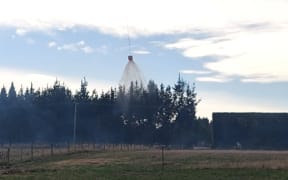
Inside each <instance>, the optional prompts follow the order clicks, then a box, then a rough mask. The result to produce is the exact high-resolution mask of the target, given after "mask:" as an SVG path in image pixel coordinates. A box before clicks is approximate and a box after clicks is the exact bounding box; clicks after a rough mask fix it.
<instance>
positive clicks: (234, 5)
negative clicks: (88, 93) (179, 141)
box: [0, 0, 288, 118]
mask: <svg viewBox="0 0 288 180" xmlns="http://www.w3.org/2000/svg"><path fill="white" fill-rule="evenodd" d="M287 9H288V1H287V0H253V1H251V0H241V1H234V0H201V1H200V0H165V1H164V0H157V1H155V0H145V1H144V0H138V1H137V0H122V1H115V0H114V1H112V0H105V1H100V0H99V1H97V0H81V1H80V0H61V1H60V0H57V1H56V0H49V1H48V0H47V1H44V0H25V1H21V0H9V1H7V0H0V84H3V85H5V86H6V87H7V88H8V87H9V86H10V83H11V81H14V83H15V85H16V86H17V87H18V88H19V87H20V86H21V84H22V85H23V86H24V87H26V86H28V84H30V82H31V81H32V82H33V83H34V86H35V87H40V88H43V87H46V86H47V84H48V85H50V86H51V85H52V84H53V82H54V81H55V80H56V78H57V79H59V80H60V81H64V82H65V84H66V85H67V86H69V87H70V88H72V89H73V90H75V89H77V88H78V87H79V86H80V80H81V79H82V78H83V77H84V76H85V77H86V79H87V80H88V82H89V85H88V86H89V89H97V90H98V91H99V92H101V91H102V90H105V89H107V88H109V87H111V86H114V87H115V86H116V85H117V84H118V82H119V80H120V78H121V75H122V72H123V70H124V67H125V65H126V63H127V55H128V54H129V48H128V35H127V34H128V32H129V34H130V36H131V53H132V55H134V59H135V62H136V63H137V64H138V66H139V67H140V69H141V70H142V72H143V74H144V76H145V77H146V80H149V79H153V80H155V81H156V82H157V83H164V84H166V85H168V84H170V85H173V84H174V83H175V82H176V80H177V76H178V73H179V72H180V73H181V74H182V76H183V78H184V79H185V80H187V81H188V82H189V83H191V84H192V83H193V82H195V83H196V90H197V93H198V97H199V98H201V99H202V101H201V103H200V105H199V107H198V115H199V116H206V117H209V118H210V117H211V113H212V112H215V111H218V112H219V111H221V112H222V111H271V112H277V111H282V112H283V111H285V112H286V111H288V98H287V97H288V50H287V48H288V11H287Z"/></svg>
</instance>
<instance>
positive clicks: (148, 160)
mask: <svg viewBox="0 0 288 180" xmlns="http://www.w3.org/2000/svg"><path fill="white" fill-rule="evenodd" d="M0 179H140V180H141V179H149V180H150V179H165V180H166V179H168V180H169V179H181V180H182V179H219V180H220V179H221V180H222V179H229V180H230V179H232V180H233V179H259V180H260V179H261V180H263V179H288V152H287V151H236V150H166V151H165V152H164V168H163V169H162V156H161V150H145V151H93V152H81V153H70V154H66V155H55V156H52V157H45V158H39V159H34V160H27V161H24V162H20V161H19V162H12V163H10V164H7V163H2V164H0Z"/></svg>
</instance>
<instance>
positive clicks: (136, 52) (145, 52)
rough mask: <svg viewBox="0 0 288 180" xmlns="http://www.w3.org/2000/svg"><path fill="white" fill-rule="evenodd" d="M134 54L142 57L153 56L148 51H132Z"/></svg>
mask: <svg viewBox="0 0 288 180" xmlns="http://www.w3.org/2000/svg"><path fill="white" fill-rule="evenodd" d="M132 53H133V54H140V55H145V54H151V52H150V51H147V50H135V51H132Z"/></svg>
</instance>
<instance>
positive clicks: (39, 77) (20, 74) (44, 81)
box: [0, 68, 117, 93]
mask: <svg viewBox="0 0 288 180" xmlns="http://www.w3.org/2000/svg"><path fill="white" fill-rule="evenodd" d="M6 77H9V78H6ZM56 79H58V80H59V81H61V82H64V83H65V86H67V87H68V88H69V89H70V90H72V92H75V91H76V90H79V88H80V81H81V79H78V78H71V77H65V76H59V75H55V74H54V75H52V74H42V73H38V72H32V71H25V70H21V69H8V68H0V82H1V86H2V85H4V86H5V87H6V88H7V89H8V88H9V87H10V84H11V82H12V81H13V83H14V85H15V87H16V89H17V90H19V89H20V87H21V86H22V87H23V88H26V87H30V85H31V83H33V86H34V88H35V89H38V88H40V89H45V88H46V87H51V86H53V84H54V83H55V81H56ZM88 82H89V84H88V90H89V91H90V92H92V90H94V89H96V90H97V92H98V93H101V91H107V90H109V89H110V88H111V86H114V87H116V85H117V83H115V82H110V81H105V80H99V79H98V80H96V79H93V80H91V83H90V81H89V78H88Z"/></svg>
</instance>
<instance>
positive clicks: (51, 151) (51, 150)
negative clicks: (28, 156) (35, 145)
mask: <svg viewBox="0 0 288 180" xmlns="http://www.w3.org/2000/svg"><path fill="white" fill-rule="evenodd" d="M50 153H51V156H53V153H54V152H53V144H51V149H50Z"/></svg>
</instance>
